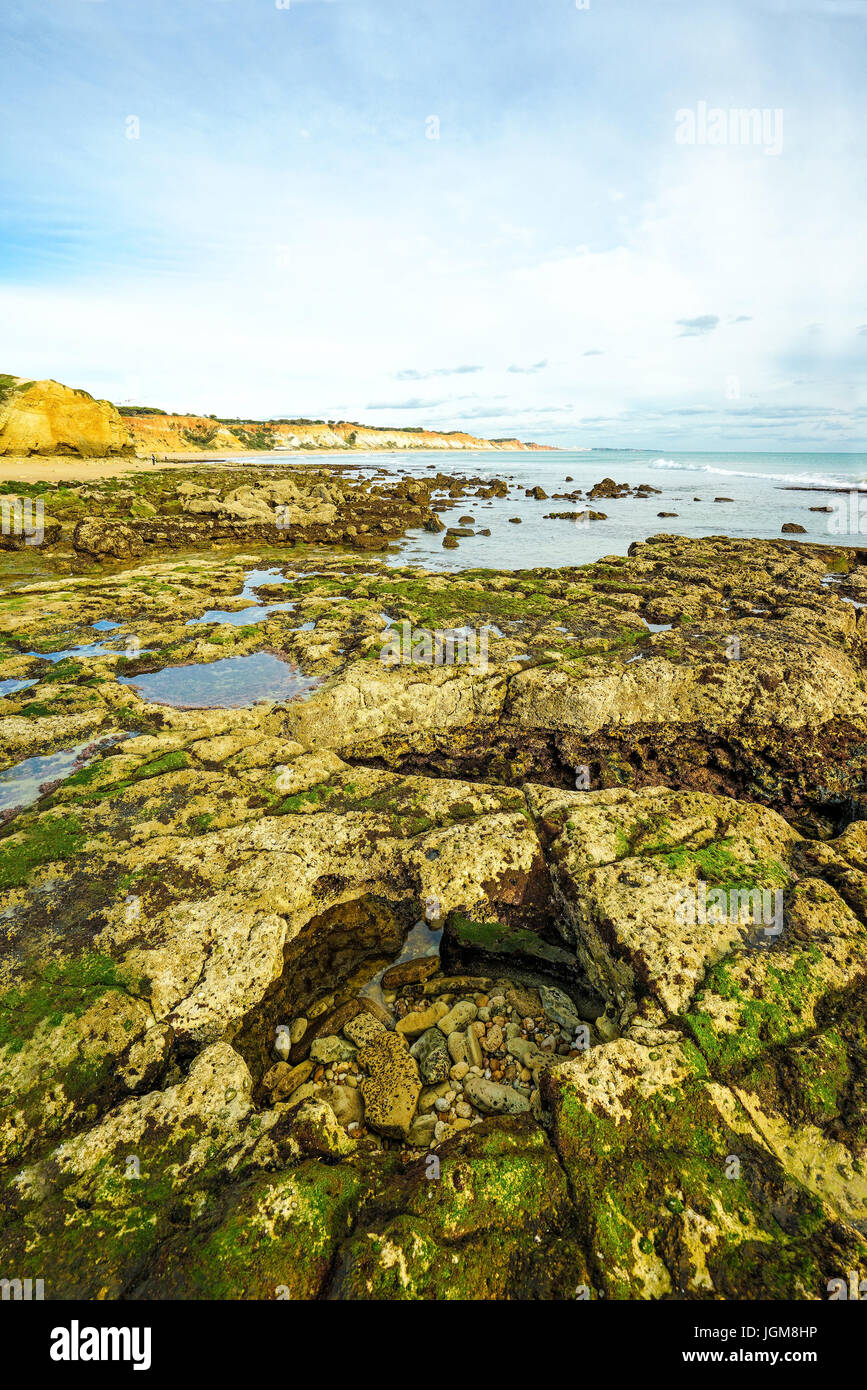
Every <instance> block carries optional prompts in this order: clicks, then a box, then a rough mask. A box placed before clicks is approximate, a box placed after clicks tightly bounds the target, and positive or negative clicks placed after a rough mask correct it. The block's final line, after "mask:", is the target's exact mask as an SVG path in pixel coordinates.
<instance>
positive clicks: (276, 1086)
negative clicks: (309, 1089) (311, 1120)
mask: <svg viewBox="0 0 867 1390" xmlns="http://www.w3.org/2000/svg"><path fill="white" fill-rule="evenodd" d="M312 1072H313V1063H312V1062H299V1063H298V1065H297V1067H290V1066H289V1064H288V1063H287V1062H277V1064H276V1065H275V1066H273V1067H271V1069H270V1070H269V1071H267V1072H266V1073H265V1075H264V1076H263V1078H262V1086H263V1087H264V1089H265V1090H266V1091H270V1093H271V1099H272V1101H273V1102H274V1103H277V1102H278V1101H281V1100H287V1099H288V1098H289V1096H291V1095H292V1093H293V1091H297V1090H298V1087H299V1086H301V1085H302V1084H303V1083H304V1082H305V1081H306V1080H307V1079H308V1077H309V1076H311V1075H312Z"/></svg>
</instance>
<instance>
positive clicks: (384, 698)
mask: <svg viewBox="0 0 867 1390" xmlns="http://www.w3.org/2000/svg"><path fill="white" fill-rule="evenodd" d="M194 500H195V498H194ZM248 501H249V502H250V505H251V506H252V505H253V502H252V501H250V499H245V498H236V499H235V502H236V503H237V505H239V506H240V505H247V502H248ZM322 504H323V506H329V505H337V504H333V503H330V502H328V501H327V499H322ZM201 514H202V515H205V514H208V513H204V512H203V513H201ZM137 534H138V533H137ZM119 563H120V561H119V558H118V557H117V556H116V555H115V557H114V559H112V560H110V561H108V562H107V564H106V565H105V567H103V568H99V567H92V566H91V567H88V568H86V569H85V570H83V571H82V572H80V573H72V572H69V573H58V574H57V575H54V576H52V577H51V578H50V579H46V578H45V577H39V576H34V577H33V578H32V579H31V580H30V582H25V583H20V584H19V585H18V587H16V588H15V589H14V590H10V592H9V594H8V595H7V596H6V598H5V599H4V602H3V607H2V610H0V633H2V639H3V649H2V667H0V678H2V679H4V680H6V679H8V680H10V681H12V682H14V683H15V684H16V685H17V684H18V683H19V682H25V681H26V682H33V683H32V684H30V685H28V686H27V688H22V689H17V690H14V691H12V692H11V693H10V694H8V695H7V696H5V697H3V700H2V704H3V711H2V717H0V734H2V735H3V743H2V747H3V750H4V757H5V762H6V765H7V769H8V770H10V771H11V770H12V769H14V768H15V766H16V765H17V764H19V763H21V762H22V761H23V760H25V759H28V758H33V757H37V756H38V757H43V756H45V755H46V754H48V753H51V752H55V751H57V750H62V749H68V748H70V747H73V746H76V747H77V746H78V745H79V744H83V745H84V748H85V752H84V753H83V754H82V762H81V763H80V764H79V766H78V770H77V771H75V772H74V773H73V774H72V775H70V776H66V777H65V778H61V779H59V780H58V781H57V782H56V783H50V784H48V783H47V784H46V785H45V786H44V787H43V788H42V790H41V793H40V794H38V795H36V797H35V799H33V800H32V801H31V802H30V804H23V803H22V804H20V805H19V804H14V798H13V804H11V805H10V807H9V808H8V809H7V812H6V819H5V823H4V824H3V827H2V835H0V889H2V893H3V901H2V907H0V910H2V917H0V929H2V941H3V948H4V949H3V955H2V958H0V1202H2V1206H0V1264H2V1267H3V1269H4V1271H5V1270H6V1269H7V1267H8V1268H10V1269H11V1268H14V1269H18V1268H21V1269H24V1268H25V1267H26V1268H28V1269H30V1268H33V1267H35V1265H38V1266H39V1267H40V1268H44V1269H45V1270H46V1271H49V1272H50V1278H48V1276H46V1280H47V1284H49V1285H50V1288H49V1289H48V1293H49V1296H55V1297H64V1296H73V1297H87V1298H97V1297H101V1298H105V1297H108V1298H116V1297H126V1298H139V1297H140V1298H152V1297H184V1298H197V1297H202V1298H204V1297H208V1298H211V1297H217V1298H236V1297H256V1298H273V1297H283V1296H288V1297H299V1298H312V1297H324V1298H423V1297H435V1298H450V1297H467V1298H506V1297H521V1298H572V1297H576V1296H578V1297H582V1296H584V1295H583V1294H582V1293H580V1292H577V1291H579V1290H584V1292H585V1293H588V1294H589V1296H591V1297H598V1296H604V1297H607V1298H612V1297H613V1298H668V1297H672V1298H684V1297H688V1298H718V1297H740V1298H807V1299H810V1298H820V1297H823V1296H825V1291H826V1287H827V1282H828V1280H830V1279H832V1278H835V1277H839V1276H841V1275H845V1273H846V1271H847V1270H849V1269H853V1268H854V1269H863V1268H864V1266H865V1260H867V1246H865V1236H867V1168H865V1142H867V1134H865V1122H864V1114H865V1104H864V1102H865V1075H867V1071H865V1036H864V1032H865V1024H864V1018H865V1008H864V1006H865V982H867V816H865V814H864V808H863V803H862V797H863V785H864V758H865V756H867V754H865V750H867V705H865V694H864V670H865V660H864V655H865V654H864V635H865V628H864V621H865V620H864V618H863V614H862V613H861V610H859V609H856V608H855V607H854V605H853V604H852V603H847V602H845V598H847V597H849V598H856V599H858V600H859V601H862V600H863V598H864V590H865V588H867V584H865V582H864V580H863V579H862V577H861V574H860V572H859V570H858V568H857V567H856V566H854V564H853V563H852V558H851V556H847V554H846V553H845V552H843V551H831V550H830V549H826V550H820V549H819V548H816V549H812V550H808V549H806V548H800V549H796V548H795V547H794V546H793V545H790V544H788V543H785V542H734V541H726V540H719V539H717V540H709V541H697V542H688V541H683V540H680V539H676V538H671V537H661V538H655V539H654V540H653V541H650V542H647V543H645V544H642V545H638V546H635V547H633V554H632V555H631V556H630V557H629V558H627V559H617V558H610V559H608V560H606V561H602V562H600V563H599V564H597V565H594V566H587V567H584V568H582V569H575V570H558V571H534V572H532V573H522V574H516V575H496V574H493V575H492V574H488V573H486V574H484V575H473V574H472V573H464V574H462V575H460V576H458V577H453V578H450V579H446V578H445V577H444V576H441V575H424V574H420V573H419V572H418V571H412V570H402V569H399V568H396V569H390V570H389V569H387V568H385V567H384V566H381V565H379V564H377V563H376V562H373V561H370V560H369V559H368V560H365V561H363V562H362V561H358V560H357V559H356V560H354V561H353V560H349V561H347V560H345V559H344V560H337V559H335V558H334V556H327V555H326V556H325V557H324V558H322V559H321V561H320V559H318V558H317V561H316V563H315V565H314V564H312V563H310V562H309V561H307V560H304V561H302V560H300V559H299V560H296V561H292V562H291V563H287V562H286V560H285V557H280V558H279V559H277V558H275V556H274V554H273V553H271V552H262V553H260V552H256V553H255V554H246V555H232V554H228V553H227V554H225V555H223V556H218V555H217V556H210V557H209V558H208V559H202V558H201V557H199V558H197V559H196V561H195V563H190V562H187V561H179V560H178V559H177V557H175V559H173V560H165V559H163V560H159V559H157V560H153V561H149V562H148V563H146V564H144V563H142V564H138V565H137V566H135V567H134V568H131V569H127V570H122V569H119V568H118V567H117V566H118V564H119ZM88 564H89V562H88ZM263 572H264V575H265V577H263ZM251 573H255V574H256V575H257V576H258V577H257V579H256V582H255V584H254V585H253V587H252V588H250V587H249V585H250V584H251V583H252V580H251V579H250V576H251ZM284 579H288V580H289V583H288V584H284V583H281V582H280V581H281V580H284ZM823 581H830V582H823ZM281 603H282V604H288V605H289V606H288V607H279V606H278V607H274V605H280V604H281ZM266 610H267V611H266ZM208 613H217V614H218V615H219V614H221V613H222V614H223V617H222V618H220V617H219V616H218V617H212V618H210V619H207V616H206V615H207V614H208ZM227 613H228V614H235V613H243V615H244V621H243V622H239V623H233V622H231V621H227V620H226V618H225V615H226V614H227ZM203 615H204V616H205V618H206V620H205V621H199V619H202V618H203ZM402 620H405V621H406V622H407V623H408V624H409V625H410V627H411V628H418V629H439V628H444V627H458V626H460V625H461V624H469V625H471V626H479V625H481V624H490V625H492V626H495V627H496V629H497V633H498V634H501V635H491V637H490V641H489V647H488V660H487V663H486V664H484V665H479V664H470V663H466V664H456V665H441V666H436V665H424V664H418V663H410V662H406V663H404V662H398V663H396V664H386V663H384V662H382V661H381V660H380V659H379V656H380V653H381V650H382V646H383V638H384V635H385V634H386V632H387V631H388V630H389V628H390V626H391V625H392V624H394V623H396V622H400V621H402ZM94 623H102V624H103V629H102V630H100V629H99V628H97V629H94V628H93V626H92V625H93V624H94ZM105 623H110V624H118V625H119V626H118V627H116V628H115V627H109V628H105V626H104V624H105ZM648 623H650V624H652V625H654V626H657V627H658V626H661V625H665V624H668V623H670V624H671V627H670V629H669V630H666V631H659V632H654V633H651V632H650V631H649V628H648ZM97 638H99V639H100V641H101V643H102V644H103V645H104V646H105V647H107V650H103V651H100V652H96V653H93V652H79V651H77V650H76V649H78V648H84V647H86V646H88V645H93V644H95V643H96V639H97ZM733 639H736V640H734V641H733ZM262 650H268V651H270V652H273V653H277V654H279V655H281V656H282V657H284V658H285V659H287V660H291V661H292V662H293V663H295V664H297V666H298V667H299V668H300V669H301V670H303V671H304V672H306V673H309V674H312V675H315V676H316V677H317V679H318V681H319V684H318V686H317V687H316V689H315V690H314V691H313V693H312V694H311V695H310V696H309V698H306V699H303V700H301V699H298V700H290V701H287V702H286V703H284V704H279V703H278V704H273V703H271V704H265V705H255V704H251V705H249V706H245V707H238V708H212V709H202V708H199V709H185V708H174V707H171V706H168V705H156V704H152V703H150V702H148V701H147V700H146V699H144V698H142V697H141V696H140V695H139V694H137V693H136V688H135V686H134V685H131V684H123V683H121V682H119V681H118V679H117V677H118V675H123V676H125V677H127V676H132V677H135V676H136V675H137V674H140V673H142V672H144V671H146V670H156V669H170V668H178V669H180V668H182V667H184V666H185V665H193V666H198V665H202V664H207V663H210V662H213V661H215V660H218V659H222V658H224V657H226V656H227V655H233V656H240V657H242V656H244V655H247V654H250V653H253V652H257V651H262ZM64 651H68V652H69V655H67V656H64V657H62V658H61V659H59V660H57V661H49V660H48V659H47V656H48V655H57V654H58V653H60V652H64ZM527 655H529V660H528V659H527ZM636 657H638V658H640V659H638V660H636V659H635V658H636ZM733 895H734V897H733ZM721 904H722V906H721ZM440 928H442V929H443V947H442V957H443V961H442V963H441V964H440V963H438V962H437V961H436V959H434V958H433V957H432V955H431V952H432V951H433V950H434V949H435V941H436V940H438V935H437V936H435V935H434V933H435V932H436V933H438V932H439V930H440ZM417 932H421V934H422V936H424V933H427V934H428V936H427V937H425V938H424V939H425V941H428V938H429V944H427V945H425V947H424V949H425V951H426V952H427V954H425V955H423V956H421V957H419V956H414V957H413V956H409V957H406V956H404V957H402V958H401V961H400V962H399V964H398V965H397V967H396V969H394V970H392V971H391V972H388V971H387V967H388V966H389V965H391V964H392V963H393V962H394V961H395V960H396V958H397V957H398V956H400V955H401V952H402V949H403V947H404V943H405V941H406V940H407V938H408V934H410V933H417ZM413 939H414V938H413ZM383 971H385V972H386V973H384V974H383V973H382V972H383ZM377 982H378V984H377ZM287 1290H288V1293H287V1292H285V1291H287ZM281 1291H282V1292H281Z"/></svg>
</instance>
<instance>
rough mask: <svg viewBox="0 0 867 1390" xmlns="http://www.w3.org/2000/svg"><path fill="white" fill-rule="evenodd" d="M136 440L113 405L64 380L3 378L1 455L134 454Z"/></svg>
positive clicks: (0, 393) (0, 380) (0, 385)
mask: <svg viewBox="0 0 867 1390" xmlns="http://www.w3.org/2000/svg"><path fill="white" fill-rule="evenodd" d="M133 451H134V446H133V442H132V439H131V437H130V434H129V431H128V430H127V427H126V424H125V423H124V420H123V418H122V417H121V415H120V414H119V413H118V411H117V410H116V409H115V407H114V406H113V405H112V404H111V402H110V401H97V400H94V398H93V396H91V395H89V394H88V393H87V392H86V391H77V390H75V389H74V388H73V387H71V386H62V385H61V384H60V382H59V381H27V380H26V379H24V378H22V377H11V376H2V377H0V455H3V454H23V455H25V456H28V455H31V454H39V455H47V454H70V455H74V456H77V457H79V458H107V457H109V456H110V455H112V454H131V453H133Z"/></svg>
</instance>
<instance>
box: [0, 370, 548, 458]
mask: <svg viewBox="0 0 867 1390" xmlns="http://www.w3.org/2000/svg"><path fill="white" fill-rule="evenodd" d="M547 447H548V446H546V445H543V444H528V443H524V442H522V441H521V440H519V439H479V438H477V437H476V436H475V435H472V434H465V433H464V432H463V431H461V430H453V431H449V432H440V431H438V430H425V429H420V428H412V429H380V428H377V427H375V426H372V425H360V424H357V423H355V422H353V421H349V420H344V421H319V420H268V421H261V420H218V419H216V418H215V417H213V416H205V415H169V414H166V413H165V412H162V411H157V410H154V411H153V413H148V412H146V411H143V410H142V408H140V407H128V408H126V409H123V408H122V409H120V410H118V409H117V407H116V406H114V405H112V403H111V402H110V401H98V400H95V399H94V397H93V396H91V395H90V394H89V393H88V392H87V391H80V390H76V389H75V388H73V387H71V386H63V385H61V383H60V382H57V381H28V380H27V379H26V378H23V377H17V376H7V375H0V456H3V455H7V456H11V455H23V456H25V457H29V456H30V455H39V456H47V455H52V454H60V455H72V456H75V457H79V458H107V457H110V456H112V455H117V454H129V455H135V454H141V455H148V454H151V453H160V454H166V453H171V454H201V453H207V452H213V451H215V450H216V451H217V452H226V453H249V452H251V451H256V452H263V453H268V452H270V451H272V450H280V451H286V452H290V451H298V452H301V451H305V452H309V451H312V450H317V449H322V450H329V451H331V450H337V449H346V450H360V451H361V450H371V449H492V450H500V449H545V448H547Z"/></svg>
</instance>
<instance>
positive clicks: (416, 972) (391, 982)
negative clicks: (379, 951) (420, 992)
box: [381, 956, 440, 989]
mask: <svg viewBox="0 0 867 1390" xmlns="http://www.w3.org/2000/svg"><path fill="white" fill-rule="evenodd" d="M439 970H440V958H439V956H415V957H414V958H413V959H412V960H404V961H401V962H400V964H399V965H392V966H391V968H390V969H388V970H386V971H385V973H384V974H383V976H382V980H381V984H382V988H383V989H395V988H397V989H399V988H400V987H401V986H403V985H417V984H420V983H421V981H422V980H429V979H430V977H431V975H438V974H439Z"/></svg>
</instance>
